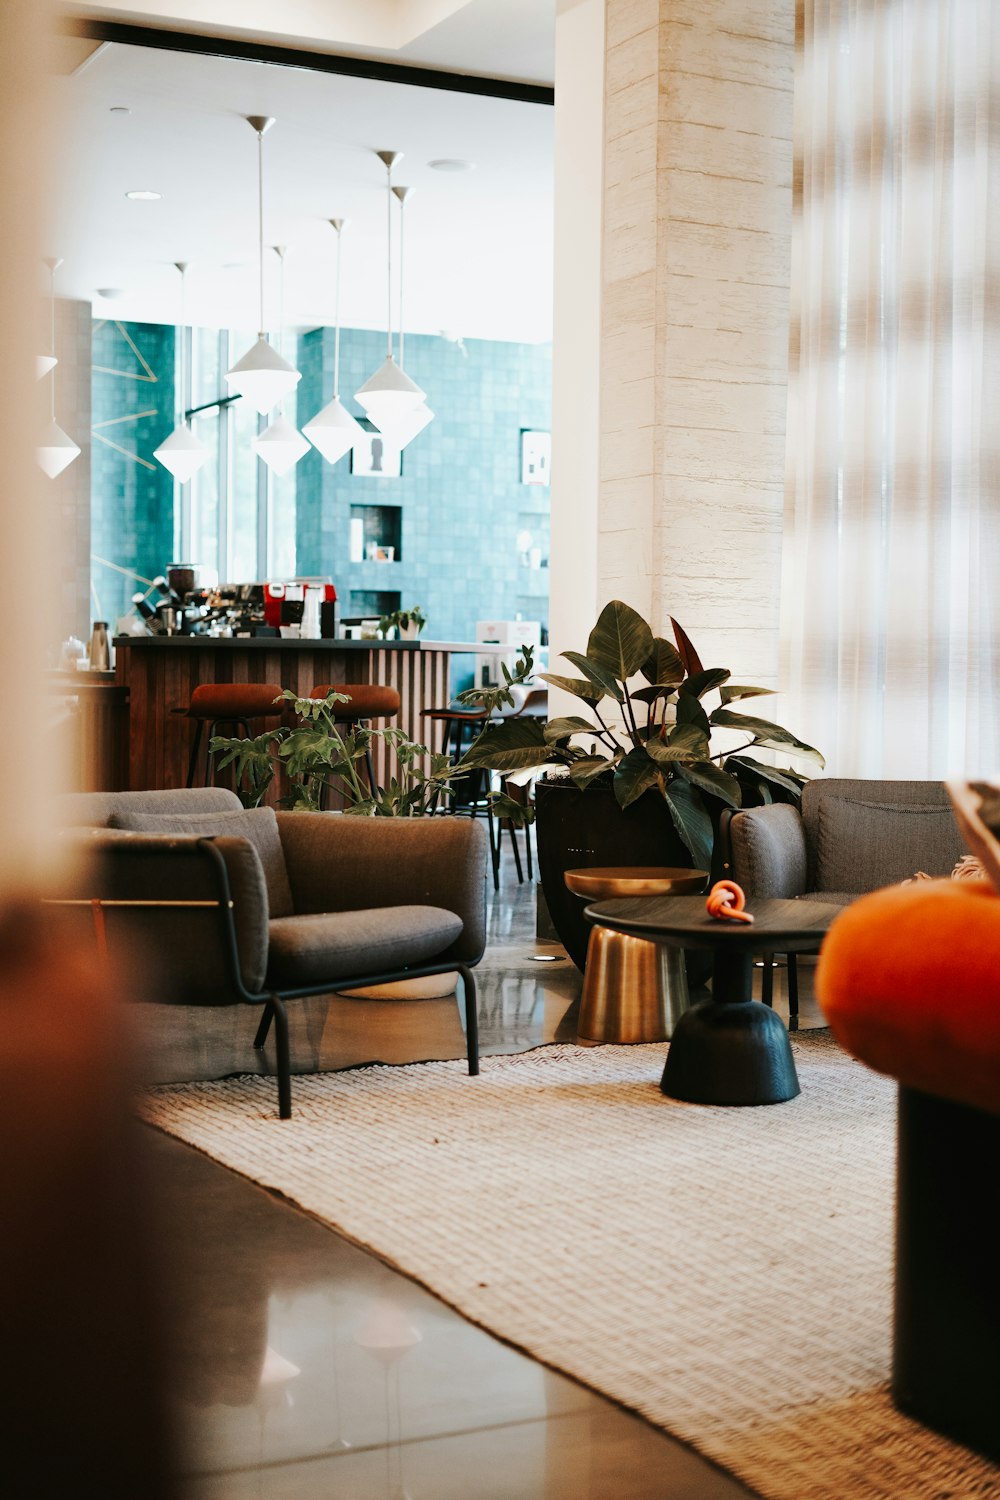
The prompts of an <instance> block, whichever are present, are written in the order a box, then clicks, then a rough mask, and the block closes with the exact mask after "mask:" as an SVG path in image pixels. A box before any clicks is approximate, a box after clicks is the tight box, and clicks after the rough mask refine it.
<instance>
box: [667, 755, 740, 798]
mask: <svg viewBox="0 0 1000 1500" xmlns="http://www.w3.org/2000/svg"><path fill="white" fill-rule="evenodd" d="M677 770H678V772H679V773H680V775H681V776H683V777H685V778H686V780H688V781H690V782H693V784H694V785H695V786H696V787H700V788H701V790H702V791H703V792H710V793H711V795H712V796H713V797H718V798H720V799H721V801H723V802H727V803H728V804H729V806H730V807H742V806H743V794H742V792H741V791H740V784H739V782H738V781H737V780H736V777H735V776H731V775H730V774H729V773H728V772H726V771H724V770H722V768H721V767H720V766H717V765H715V764H714V762H713V761H710V760H694V761H691V760H689V761H685V762H684V763H683V764H682V765H680V766H678V767H677Z"/></svg>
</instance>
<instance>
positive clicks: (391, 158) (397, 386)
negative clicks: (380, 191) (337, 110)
mask: <svg viewBox="0 0 1000 1500" xmlns="http://www.w3.org/2000/svg"><path fill="white" fill-rule="evenodd" d="M375 154H376V156H377V157H378V159H379V161H380V162H382V164H383V165H384V167H385V170H386V231H387V241H388V243H387V250H386V266H387V273H388V297H387V307H386V356H385V360H384V362H383V363H382V364H381V365H380V366H379V368H378V369H377V370H376V371H375V374H374V375H372V376H371V378H370V379H368V380H366V381H365V383H364V385H363V386H362V387H361V389H360V390H359V391H356V392H355V395H354V399H355V401H357V402H358V404H359V405H360V406H363V407H364V409H365V411H366V412H367V413H368V416H369V417H370V419H371V420H372V421H373V422H374V424H375V426H376V427H377V428H378V429H379V431H380V432H381V433H382V434H383V436H385V437H387V438H388V439H389V441H390V442H391V443H395V442H396V435H395V432H394V424H396V423H398V422H399V421H400V419H401V418H402V417H403V416H405V414H406V413H408V412H412V411H413V410H414V409H415V408H416V407H418V406H419V405H420V404H421V402H422V401H423V399H424V393H423V391H422V390H421V389H420V387H419V385H417V383H416V381H413V380H411V379H410V377H409V376H408V375H407V374H406V372H405V371H404V370H402V369H401V368H400V366H399V365H397V363H396V361H395V359H394V357H393V351H392V197H393V194H392V169H393V167H394V166H395V165H396V163H397V162H398V161H399V160H400V159H401V153H400V152H398V151H376V153H375Z"/></svg>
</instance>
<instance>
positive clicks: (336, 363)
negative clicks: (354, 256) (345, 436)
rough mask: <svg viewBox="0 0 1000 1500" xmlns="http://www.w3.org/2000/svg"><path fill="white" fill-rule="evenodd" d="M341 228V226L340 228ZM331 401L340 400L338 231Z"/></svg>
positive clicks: (338, 233)
mask: <svg viewBox="0 0 1000 1500" xmlns="http://www.w3.org/2000/svg"><path fill="white" fill-rule="evenodd" d="M341 227H343V226H341ZM333 301H334V308H333V399H334V400H335V401H339V400H340V230H339V229H338V230H337V270H336V273H335V276H334V294H333Z"/></svg>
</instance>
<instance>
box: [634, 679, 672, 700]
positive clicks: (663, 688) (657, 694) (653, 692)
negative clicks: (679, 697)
mask: <svg viewBox="0 0 1000 1500" xmlns="http://www.w3.org/2000/svg"><path fill="white" fill-rule="evenodd" d="M629 696H630V698H631V699H632V702H633V703H659V702H660V700H661V699H663V698H672V697H673V696H674V689H673V688H672V687H671V686H670V684H669V683H666V682H664V683H659V684H658V685H657V686H656V687H644V688H633V689H632V691H631V693H630V694H629Z"/></svg>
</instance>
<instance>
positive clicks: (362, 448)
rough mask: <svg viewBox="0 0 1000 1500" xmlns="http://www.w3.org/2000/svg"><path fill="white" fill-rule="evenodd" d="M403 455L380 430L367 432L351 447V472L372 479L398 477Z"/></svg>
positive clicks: (400, 471)
mask: <svg viewBox="0 0 1000 1500" xmlns="http://www.w3.org/2000/svg"><path fill="white" fill-rule="evenodd" d="M402 460H403V455H402V453H401V451H400V449H399V448H396V447H394V445H393V444H392V443H390V442H389V439H388V438H384V437H383V436H382V434H381V433H380V432H365V433H362V435H361V437H359V438H358V441H357V442H356V443H355V444H354V447H353V448H352V449H351V473H352V474H364V475H365V476H366V477H368V478H372V479H398V478H399V476H400V474H401V473H402V469H403V462H402Z"/></svg>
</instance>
